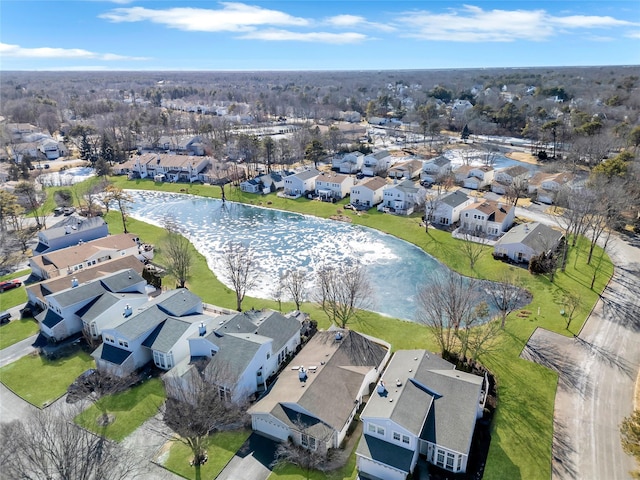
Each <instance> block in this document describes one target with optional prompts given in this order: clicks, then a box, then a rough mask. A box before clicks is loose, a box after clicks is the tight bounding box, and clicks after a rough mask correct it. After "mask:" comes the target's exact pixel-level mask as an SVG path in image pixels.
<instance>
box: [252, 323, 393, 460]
mask: <svg viewBox="0 0 640 480" xmlns="http://www.w3.org/2000/svg"><path fill="white" fill-rule="evenodd" d="M390 350H391V346H390V345H389V344H387V343H385V342H383V341H382V340H378V339H375V338H372V337H368V336H365V335H362V334H360V333H357V332H355V331H353V330H339V329H334V330H329V331H324V332H318V333H316V334H315V335H314V336H313V338H312V339H311V340H310V341H309V342H308V343H307V344H306V345H305V346H304V348H303V349H302V350H301V351H300V353H298V354H297V355H296V356H295V357H294V358H293V360H292V361H291V363H290V366H289V367H287V368H286V369H285V370H283V371H282V372H281V373H280V375H279V376H278V381H277V382H276V383H275V384H274V385H273V387H272V389H271V390H270V391H269V392H268V393H267V394H266V395H265V396H264V397H262V399H260V400H259V401H258V402H257V403H255V404H254V405H253V406H252V407H251V408H250V409H249V413H250V414H251V426H252V428H253V430H255V431H257V432H260V433H263V434H266V435H268V436H270V437H272V438H275V439H277V440H280V441H287V439H289V438H292V439H293V441H294V442H295V443H296V444H298V445H302V446H303V447H305V448H309V449H311V450H318V451H320V452H324V451H326V450H327V449H329V448H338V447H340V444H341V443H342V440H344V438H345V436H346V434H347V430H348V429H349V426H350V425H351V422H352V420H353V418H354V417H355V415H356V412H357V411H358V408H359V407H360V405H361V403H362V400H363V397H365V396H366V395H369V394H370V393H371V391H370V388H369V387H370V384H372V383H375V382H376V381H377V378H378V376H379V371H380V369H382V367H383V366H384V365H385V363H386V362H387V360H388V358H389V357H388V356H389V352H390Z"/></svg>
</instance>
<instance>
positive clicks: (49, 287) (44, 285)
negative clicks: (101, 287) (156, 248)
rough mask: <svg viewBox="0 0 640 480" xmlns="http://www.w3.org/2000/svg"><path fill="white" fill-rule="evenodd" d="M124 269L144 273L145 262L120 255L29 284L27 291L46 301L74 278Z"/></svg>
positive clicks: (87, 278) (85, 279)
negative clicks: (47, 297)
mask: <svg viewBox="0 0 640 480" xmlns="http://www.w3.org/2000/svg"><path fill="white" fill-rule="evenodd" d="M124 269H131V270H135V271H136V272H137V273H139V274H140V275H142V270H143V269H144V264H143V263H142V262H141V261H140V260H138V259H137V258H136V257H135V256H134V255H127V256H125V257H118V258H115V259H113V260H107V261H105V262H100V263H98V264H97V265H95V266H93V267H89V268H83V269H82V270H78V271H76V272H73V275H63V276H60V277H56V278H52V279H49V280H44V281H42V282H38V283H36V284H33V285H30V286H28V287H27V291H29V292H32V293H33V294H34V295H35V296H36V297H37V298H38V299H39V300H42V301H44V296H45V295H49V294H50V293H56V292H60V291H62V290H66V289H67V288H69V287H70V286H71V279H72V278H76V279H77V280H78V283H84V282H88V281H91V280H95V279H96V278H100V277H103V276H105V275H108V274H110V273H115V272H118V271H120V270H124Z"/></svg>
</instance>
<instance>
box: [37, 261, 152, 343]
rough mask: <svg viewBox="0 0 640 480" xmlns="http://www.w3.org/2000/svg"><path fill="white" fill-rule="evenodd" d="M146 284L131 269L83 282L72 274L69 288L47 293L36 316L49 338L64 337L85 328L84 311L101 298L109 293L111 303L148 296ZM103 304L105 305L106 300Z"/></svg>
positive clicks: (61, 338)
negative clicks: (42, 307) (43, 304)
mask: <svg viewBox="0 0 640 480" xmlns="http://www.w3.org/2000/svg"><path fill="white" fill-rule="evenodd" d="M146 287H147V282H146V281H145V280H144V279H143V278H142V277H141V276H140V275H139V274H138V273H136V271H135V270H130V269H127V270H121V271H119V272H116V273H112V274H109V275H105V276H103V277H101V278H98V279H95V280H90V281H88V282H86V283H83V284H80V282H78V280H77V279H76V278H72V279H70V280H69V288H67V289H65V290H61V291H58V292H55V293H52V294H50V295H47V296H45V300H46V302H47V305H46V309H45V310H44V311H43V312H41V313H39V314H38V315H36V317H35V318H36V320H37V321H38V323H39V325H40V332H41V333H42V334H43V335H44V336H45V337H46V338H49V339H51V340H53V341H60V340H63V339H65V338H67V337H70V336H72V335H74V334H77V333H80V332H82V330H83V326H84V324H83V320H82V315H83V314H84V313H85V311H86V310H87V309H89V308H90V307H91V306H92V305H94V304H95V303H96V302H97V301H99V300H100V299H101V298H103V297H109V298H110V304H113V303H116V302H117V301H120V300H121V299H126V300H127V301H134V299H136V298H141V297H142V298H143V299H146V297H147V293H148V292H147V288H146ZM101 306H102V307H103V309H104V303H103V304H101ZM96 328H98V327H96ZM97 334H99V329H98V330H97V331H96V335H97Z"/></svg>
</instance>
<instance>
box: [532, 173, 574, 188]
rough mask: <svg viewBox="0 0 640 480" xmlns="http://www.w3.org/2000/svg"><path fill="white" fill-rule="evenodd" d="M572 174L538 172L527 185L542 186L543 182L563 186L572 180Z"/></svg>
mask: <svg viewBox="0 0 640 480" xmlns="http://www.w3.org/2000/svg"><path fill="white" fill-rule="evenodd" d="M574 176H575V175H574V174H573V173H569V172H558V173H544V172H538V173H536V174H535V175H534V176H533V177H531V178H530V179H529V185H537V186H540V185H542V183H543V182H547V181H554V182H557V183H558V184H560V185H563V184H565V183H567V182H570V181H571V180H573V178H574Z"/></svg>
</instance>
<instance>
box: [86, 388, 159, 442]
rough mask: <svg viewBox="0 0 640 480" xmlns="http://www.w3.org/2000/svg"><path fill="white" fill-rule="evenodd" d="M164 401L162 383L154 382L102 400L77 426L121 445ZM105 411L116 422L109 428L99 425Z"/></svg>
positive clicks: (87, 412)
mask: <svg viewBox="0 0 640 480" xmlns="http://www.w3.org/2000/svg"><path fill="white" fill-rule="evenodd" d="M164 399H165V394H164V387H163V385H162V381H161V380H160V379H158V378H152V379H150V380H147V381H145V382H144V383H142V384H141V385H138V386H136V387H134V388H131V389H129V390H127V391H125V392H122V393H118V394H115V395H107V396H105V397H102V398H101V399H100V400H98V402H97V404H93V405H91V406H90V407H89V408H87V409H86V410H84V411H83V412H82V413H81V414H79V415H78V416H77V417H76V423H77V424H78V425H82V426H83V427H84V428H86V429H87V430H91V431H93V432H96V433H99V434H103V435H104V436H105V437H107V438H110V439H111V440H115V441H118V442H119V441H121V440H123V439H124V438H126V437H127V436H128V435H130V434H131V433H133V432H134V431H135V430H136V429H137V428H138V427H140V426H141V425H142V424H143V423H144V422H145V421H147V420H148V419H149V418H151V417H152V416H154V415H155V414H156V413H158V408H159V407H160V405H162V403H163V402H164ZM104 411H106V412H107V413H108V414H109V415H110V416H112V418H113V422H112V423H110V424H109V425H108V426H107V427H106V428H103V427H101V426H100V425H98V423H97V420H98V418H99V417H100V416H101V415H102V412H104Z"/></svg>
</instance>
